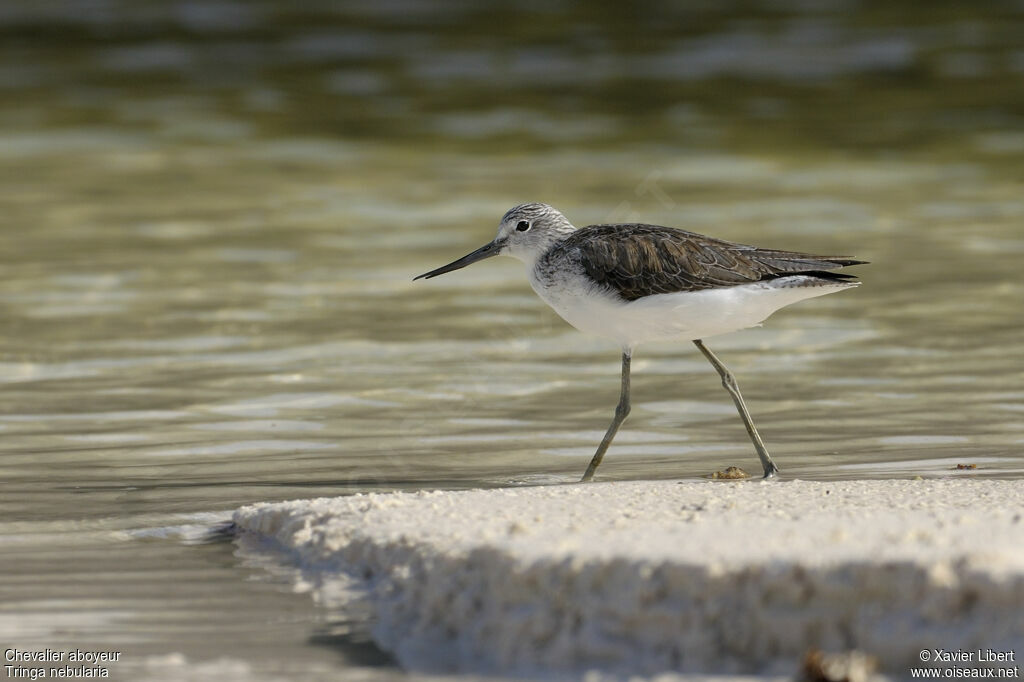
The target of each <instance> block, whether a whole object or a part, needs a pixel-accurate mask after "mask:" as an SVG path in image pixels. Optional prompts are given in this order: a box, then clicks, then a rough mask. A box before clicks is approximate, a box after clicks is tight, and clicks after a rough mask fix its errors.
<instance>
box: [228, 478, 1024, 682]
mask: <svg viewBox="0 0 1024 682" xmlns="http://www.w3.org/2000/svg"><path fill="white" fill-rule="evenodd" d="M235 522H236V524H237V526H238V528H239V531H240V533H241V534H242V535H243V537H245V538H246V539H247V540H250V541H251V540H257V541H266V540H269V541H271V542H265V543H264V544H263V545H262V546H264V547H269V548H270V549H283V550H284V551H286V552H288V553H289V556H290V560H292V561H294V562H295V563H296V564H297V565H298V566H299V567H300V568H301V572H302V576H303V578H302V580H303V581H305V582H306V583H307V586H311V587H312V589H313V590H314V592H315V595H316V597H317V598H318V599H320V600H321V601H322V602H324V603H325V604H326V605H328V606H330V607H335V608H338V607H340V608H345V605H346V602H347V601H350V600H351V601H358V602H359V606H360V608H361V609H367V608H368V609H369V613H370V614H371V618H372V622H373V626H372V634H373V637H374V639H375V640H376V642H377V643H378V644H379V645H380V646H381V647H382V648H384V649H385V650H387V651H390V652H393V653H394V655H395V656H396V657H397V659H398V661H399V662H400V663H401V664H402V665H403V666H404V667H406V668H407V669H411V670H421V671H464V672H465V671H474V672H489V673H501V674H511V675H535V674H538V673H541V674H543V673H547V672H570V673H572V672H578V671H583V670H590V669H598V670H603V671H609V672H616V673H641V674H648V675H650V674H655V673H659V672H662V671H669V670H676V671H684V672H714V673H739V672H747V673H759V674H778V673H792V672H793V671H794V670H795V668H796V666H797V665H798V662H799V660H800V658H801V657H802V656H803V654H804V653H805V652H806V651H807V650H808V649H809V648H812V647H819V648H822V649H825V650H833V651H842V650H849V649H854V648H856V649H860V650H862V651H864V652H867V653H869V654H871V655H873V656H876V657H877V658H878V659H879V661H880V663H881V667H882V669H883V670H885V671H888V672H891V673H893V674H895V675H897V676H900V677H903V676H907V675H908V668H909V667H910V666H914V665H921V664H920V662H919V660H918V656H919V651H920V650H921V649H930V650H933V649H937V648H943V649H947V650H952V649H965V650H968V651H976V650H977V649H979V648H981V649H988V648H991V649H994V650H997V651H1009V650H1013V649H1014V647H1016V648H1017V649H1018V651H1017V654H1016V655H1017V659H1018V660H1017V662H1018V663H1020V658H1021V656H1022V655H1024V484H1022V483H1020V482H1014V481H992V480H969V479H957V480H925V481H920V480H918V481H903V480H890V481H843V482H831V483H820V482H807V481H780V482H770V483H762V482H760V481H742V482H717V481H686V482H671V481H659V482H627V483H595V484H585V485H559V486H550V487H536V488H512V489H500V490H474V491H466V492H424V493H407V494H403V493H395V494H379V495H357V496H352V497H340V498H334V499H317V500H300V501H294V502H285V503H278V504H258V505H253V506H249V507H244V508H242V509H240V510H239V511H237V512H236V513H235ZM1000 665H1003V664H1000Z"/></svg>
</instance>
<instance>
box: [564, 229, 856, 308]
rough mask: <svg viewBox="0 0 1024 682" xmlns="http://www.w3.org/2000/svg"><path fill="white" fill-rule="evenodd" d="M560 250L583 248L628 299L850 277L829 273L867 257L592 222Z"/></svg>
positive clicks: (601, 275)
mask: <svg viewBox="0 0 1024 682" xmlns="http://www.w3.org/2000/svg"><path fill="white" fill-rule="evenodd" d="M557 248H558V250H560V251H562V250H563V249H564V250H565V252H566V253H567V252H569V251H572V250H575V249H579V257H580V262H581V264H582V266H583V268H584V271H585V272H586V273H587V275H588V276H589V277H591V278H592V279H594V280H595V281H597V282H600V283H602V284H605V285H606V286H609V287H611V288H613V289H615V290H616V291H618V292H619V294H620V295H621V296H622V297H623V298H625V299H626V300H629V301H632V300H636V299H638V298H642V297H644V296H650V295H652V294H668V293H674V292H679V291H699V290H701V289H710V288H714V287H728V286H736V285H740V284H749V283H751V282H757V281H760V280H764V279H774V278H777V277H781V276H786V275H795V274H806V275H813V276H817V277H820V278H822V279H831V280H845V279H849V278H850V276H849V275H844V274H839V273H832V272H828V271H829V270H833V269H835V268H840V267H843V266H846V265H856V264H859V263H862V262H863V261H858V260H853V259H850V258H831V257H824V256H812V255H810V254H804V253H796V252H791V251H777V250H773V249H759V248H756V247H753V246H747V245H745V244H734V243H732V242H727V241H724V240H720V239H714V238H712V237H705V236H704V235H699V234H696V233H693V232H686V231H685V230H677V229H674V228H669V227H660V226H656V225H635V224H631V225H591V226H589V227H584V228H582V229H580V230H577V231H576V232H574V233H573V234H571V235H570V236H568V237H566V238H565V239H564V240H563V241H562V242H561V243H560V244H559V245H558V247H557Z"/></svg>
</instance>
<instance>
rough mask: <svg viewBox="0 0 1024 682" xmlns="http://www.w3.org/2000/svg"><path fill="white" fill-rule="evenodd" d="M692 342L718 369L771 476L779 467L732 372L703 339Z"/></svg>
mask: <svg viewBox="0 0 1024 682" xmlns="http://www.w3.org/2000/svg"><path fill="white" fill-rule="evenodd" d="M693 343H694V345H696V346H697V348H699V349H700V352H701V353H703V354H704V357H706V358H707V359H708V362H710V363H711V364H712V365H713V366H714V368H715V369H716V370H718V376H720V377H722V386H723V387H724V388H725V390H727V391H729V395H731V396H732V401H733V402H734V403H736V409H737V410H739V413H740V418H741V419H742V420H743V425H744V426H745V427H747V435H749V436H750V442H751V443H753V444H754V450H756V451H757V456H758V457H759V458H760V459H761V466H762V467H764V477H765V478H772V477H773V476H775V474H777V473H778V471H779V467H777V466H775V462H773V461H772V456H771V455H769V454H768V448H766V447H765V446H764V441H763V440H761V434H759V433H758V432H757V427H756V426H754V421H753V420H752V419H751V418H750V413H749V412H747V406H746V405H745V404H744V403H743V396H742V395H741V394H740V387H739V384H737V383H736V378H735V377H734V376H733V375H732V372H730V371H729V370H728V369H726V367H725V365H723V364H722V361H721V360H719V359H718V358H717V357H715V354H714V353H712V352H711V351H710V350H708V348H707V347H706V346H705V345H704V342H703V341H701V340H700V339H695V340H694V342H693Z"/></svg>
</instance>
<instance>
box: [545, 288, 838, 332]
mask: <svg viewBox="0 0 1024 682" xmlns="http://www.w3.org/2000/svg"><path fill="white" fill-rule="evenodd" d="M812 281H814V282H815V283H814V284H813V285H809V284H808V283H809V282H812ZM820 281H821V280H814V278H810V277H804V276H802V275H794V276H792V277H783V278H779V279H774V280H769V281H767V282H757V283H754V284H743V285H740V286H735V287H726V288H718V289H705V290H703V291H695V292H680V293H675V294H656V295H654V296H645V297H644V298H641V299H638V300H636V301H629V302H625V301H622V300H618V299H617V298H616V297H614V296H610V295H608V294H607V293H605V292H604V291H602V290H601V289H599V288H598V287H594V286H588V284H587V281H586V280H585V279H584V278H582V277H580V278H575V277H574V278H572V279H571V280H570V281H563V282H559V286H548V287H546V286H544V284H543V283H541V282H538V281H536V280H535V279H534V278H533V277H532V276H531V277H530V285H531V286H532V287H533V290H534V291H536V292H537V294H538V295H539V296H540V297H541V298H542V299H544V301H545V302H546V303H547V304H548V305H550V306H551V307H552V308H553V309H554V310H555V312H557V313H558V314H559V315H560V316H561V317H562V319H564V320H565V321H566V322H568V323H569V324H571V325H572V326H574V327H576V328H577V329H579V330H580V331H581V332H586V333H588V334H595V335H597V336H603V337H605V338H607V339H611V340H613V341H615V342H616V343H618V344H619V345H620V346H622V347H623V348H635V347H636V346H637V345H638V344H641V343H645V342H647V341H665V340H671V339H676V340H693V339H704V338H707V337H709V336H716V335H718V334H727V333H729V332H734V331H737V330H740V329H746V328H747V327H755V326H757V325H759V324H761V323H762V322H764V321H765V320H766V319H767V318H768V317H769V316H770V315H771V314H772V313H774V312H775V311H776V310H778V309H779V308H783V307H785V306H787V305H790V304H792V303H796V302H797V301H802V300H804V299H805V298H813V297H815V296H823V295H825V294H831V293H834V292H836V291H840V290H842V289H848V288H850V287H851V286H856V284H855V283H846V282H835V283H826V284H817V282H820ZM801 284H803V286H800V285H801Z"/></svg>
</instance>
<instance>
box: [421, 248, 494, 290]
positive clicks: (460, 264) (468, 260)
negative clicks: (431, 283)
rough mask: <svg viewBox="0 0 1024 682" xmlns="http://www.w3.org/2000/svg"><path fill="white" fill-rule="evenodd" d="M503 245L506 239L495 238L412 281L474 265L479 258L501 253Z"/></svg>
mask: <svg viewBox="0 0 1024 682" xmlns="http://www.w3.org/2000/svg"><path fill="white" fill-rule="evenodd" d="M503 246H505V240H504V239H495V240H494V241H493V242H491V243H489V244H484V245H483V246H481V247H480V248H479V249H477V250H476V251H474V252H473V253H467V254H466V255H465V256H463V257H462V258H460V259H459V260H455V261H452V262H451V263H449V264H448V265H442V266H441V267H439V268H438V269H437V270H431V271H430V272H425V273H423V274H422V275H420V276H419V277H414V278H413V280H412V281H414V282H415V281H416V280H418V279H430V278H431V277H437V276H438V275H443V274H444V273H446V272H451V271H452V270H459V269H461V268H464V267H466V266H467V265H472V264H473V263H475V262H477V261H478V260H483V259H485V258H491V257H492V256H497V255H498V254H499V253H501V247H503Z"/></svg>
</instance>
